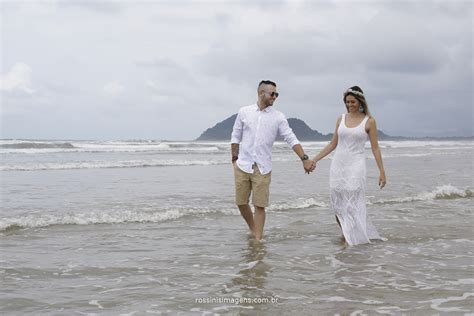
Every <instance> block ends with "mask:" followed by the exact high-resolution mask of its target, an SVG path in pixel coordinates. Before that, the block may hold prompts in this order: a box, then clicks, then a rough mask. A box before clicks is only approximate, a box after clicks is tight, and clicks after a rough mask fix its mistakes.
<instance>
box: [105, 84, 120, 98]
mask: <svg viewBox="0 0 474 316" xmlns="http://www.w3.org/2000/svg"><path fill="white" fill-rule="evenodd" d="M124 90H125V88H124V86H123V85H122V84H121V83H120V82H118V81H112V82H109V83H107V84H106V85H105V86H104V87H103V88H102V92H103V93H104V94H105V95H108V96H111V97H115V96H117V95H119V94H121V93H122V92H123V91H124Z"/></svg>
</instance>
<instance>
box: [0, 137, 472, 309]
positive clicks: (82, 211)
mask: <svg viewBox="0 0 474 316" xmlns="http://www.w3.org/2000/svg"><path fill="white" fill-rule="evenodd" d="M4 142H5V143H6V141H4ZM64 142H65V141H62V143H64ZM72 145H73V146H74V148H75V149H74V148H72V149H71V148H60V149H57V148H47V150H48V152H42V151H41V150H44V148H27V149H25V148H18V150H17V152H15V151H14V150H15V149H11V148H5V149H4V151H3V152H1V151H0V153H1V154H2V162H3V163H2V165H3V168H4V169H2V170H3V171H1V172H0V176H1V180H2V209H1V218H0V229H1V231H0V253H1V257H0V280H1V284H2V286H1V288H0V291H1V298H0V311H1V312H2V314H5V315H19V314H21V315H65V314H68V315H69V314H78V315H118V314H126V315H143V314H162V315H174V314H183V315H206V314H207V315H211V314H230V315H240V314H242V315H261V314H264V315H278V314H290V313H292V314H298V315H315V314H318V315H320V314H328V315H333V314H340V315H350V314H352V315H357V314H370V315H372V314H395V315H404V314H406V315H413V314H417V315H418V314H421V315H427V314H428V315H433V314H434V315H437V314H441V315H448V314H449V315H451V314H455V315H456V314H459V315H463V314H469V313H473V298H474V293H473V292H474V291H473V284H474V275H473V251H474V247H473V242H474V241H473V236H474V235H473V221H472V215H473V208H472V190H473V183H472V158H473V156H472V154H473V146H472V142H434V143H433V142H425V143H415V142H407V143H404V142H386V143H384V142H382V153H383V155H384V157H385V158H384V163H385V166H386V170H387V176H388V185H387V187H386V188H385V189H384V190H382V191H380V190H378V189H377V186H376V181H377V178H376V175H377V173H376V167H375V162H374V160H373V159H371V158H370V156H369V159H368V170H369V172H368V181H367V183H368V187H367V199H368V213H369V215H370V216H371V218H372V220H373V222H374V225H375V226H376V227H377V229H378V230H379V232H380V234H381V235H382V236H383V237H385V238H386V241H384V242H382V241H376V242H374V243H371V244H367V245H359V246H355V247H348V248H344V247H343V246H342V245H341V243H340V232H339V229H338V227H337V224H336V223H335V219H334V215H333V213H332V211H331V210H330V208H329V195H328V193H329V192H328V178H327V177H328V169H329V160H325V161H323V162H321V163H320V164H319V165H318V168H317V171H316V173H314V174H311V175H309V176H308V175H305V174H304V172H303V170H302V168H301V163H300V162H298V161H297V157H295V156H294V154H293V153H292V152H291V151H290V150H288V149H287V148H286V147H285V145H279V146H277V148H276V150H275V157H274V158H275V161H276V162H275V164H274V171H273V175H272V186H271V192H272V193H271V203H272V205H271V207H270V208H269V210H268V212H267V222H266V226H265V233H266V235H265V240H264V241H263V242H262V243H257V242H255V241H253V240H252V239H250V238H249V237H248V234H247V230H246V227H245V225H244V222H243V220H242V218H241V217H240V215H239V214H238V211H237V210H236V207H235V206H234V205H233V182H232V168H231V166H230V164H229V163H227V162H226V159H227V158H228V154H229V153H228V145H227V144H219V143H218V144H205V145H202V146H201V147H200V146H199V144H191V145H190V144H188V143H183V144H181V147H179V146H180V144H175V143H173V144H165V145H168V149H167V150H163V149H159V150H154V149H153V148H152V149H150V150H149V151H144V150H145V149H146V148H145V149H144V148H143V146H141V145H140V143H138V144H136V143H135V145H134V146H136V147H137V148H138V150H135V151H124V147H123V146H127V148H126V150H129V149H128V148H129V147H132V145H130V144H126V145H123V146H122V145H117V144H115V143H114V145H113V146H115V147H114V151H111V149H110V146H111V145H108V144H107V145H101V144H100V143H99V144H96V147H94V151H87V150H85V149H84V148H89V147H91V145H90V144H82V145H83V147H84V148H82V147H81V148H79V149H78V147H79V146H80V145H81V143H72ZM165 145H162V144H161V143H157V144H156V146H161V147H160V148H166V146H165ZM170 145H173V146H177V148H178V149H177V150H174V149H173V148H171V149H170V147H172V146H170ZM415 145H416V146H415ZM88 146H89V147H88ZM101 146H102V147H101ZM121 146H122V147H121ZM146 146H150V145H149V144H146ZM303 146H304V147H305V148H309V149H307V151H309V152H310V153H312V154H314V153H316V151H317V150H318V149H319V148H321V147H322V146H324V143H306V144H303ZM23 147H24V146H23ZM30 147H31V146H30ZM101 148H102V151H101ZM104 148H106V149H107V151H106V150H105V149H104ZM203 148H204V149H203ZM208 148H212V149H211V150H209V149H208ZM25 150H31V151H32V152H30V153H27V152H25ZM49 150H52V151H54V150H56V152H49ZM81 150H83V151H81ZM21 151H23V152H21ZM206 151H209V152H206ZM178 152H179V154H178ZM369 154H370V151H369V152H368V155H369ZM295 158H296V159H295ZM173 159H174V160H173ZM97 161H101V163H100V164H98V163H97ZM117 161H121V162H122V163H123V162H127V163H130V161H139V162H145V163H144V164H143V166H134V167H124V166H122V165H120V166H119V165H117V163H116V162H117ZM147 161H154V162H156V161H173V162H172V163H169V165H166V166H162V165H154V166H152V167H147V166H145V165H146V162H147ZM196 161H202V162H206V163H197V164H195V163H193V162H196ZM39 162H40V163H39ZM185 162H188V164H186V163H185ZM72 163H74V164H72ZM104 164H108V165H107V167H103V166H104ZM137 164H138V163H137ZM32 166H33V167H32ZM38 166H43V168H38ZM45 166H46V167H45ZM58 166H59V168H58ZM71 166H72V167H71ZM78 166H80V167H78ZM213 300H214V301H215V302H212V301H213ZM265 300H268V301H267V302H264V301H265Z"/></svg>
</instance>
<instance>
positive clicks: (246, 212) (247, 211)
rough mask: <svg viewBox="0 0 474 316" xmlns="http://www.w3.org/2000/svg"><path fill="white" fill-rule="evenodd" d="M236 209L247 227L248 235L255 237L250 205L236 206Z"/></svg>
mask: <svg viewBox="0 0 474 316" xmlns="http://www.w3.org/2000/svg"><path fill="white" fill-rule="evenodd" d="M238 207H239V210H240V214H241V215H242V217H243V218H244V219H245V221H246V222H247V225H249V229H250V233H251V234H252V236H254V237H255V222H254V220H253V213H252V209H251V208H250V205H248V204H246V205H238Z"/></svg>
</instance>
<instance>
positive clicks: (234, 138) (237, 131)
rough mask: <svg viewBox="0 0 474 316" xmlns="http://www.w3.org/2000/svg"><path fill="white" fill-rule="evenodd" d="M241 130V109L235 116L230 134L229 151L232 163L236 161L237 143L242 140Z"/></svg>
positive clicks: (237, 156) (237, 155)
mask: <svg viewBox="0 0 474 316" xmlns="http://www.w3.org/2000/svg"><path fill="white" fill-rule="evenodd" d="M242 131H243V124H242V117H241V111H239V113H238V114H237V117H236V118H235V122H234V127H233V128H232V135H231V139H230V142H231V145H230V148H231V150H230V151H231V153H232V163H234V162H236V161H237V159H238V158H239V144H240V142H241V141H242Z"/></svg>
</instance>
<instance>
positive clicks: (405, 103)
mask: <svg viewBox="0 0 474 316" xmlns="http://www.w3.org/2000/svg"><path fill="white" fill-rule="evenodd" d="M0 1H1V0H0ZM1 20H2V22H1V69H0V70H1V71H0V72H1V81H0V89H1V91H0V92H1V112H0V116H1V125H2V127H1V133H2V135H1V137H2V138H34V139H167V140H191V139H195V138H197V137H198V136H199V135H200V134H201V132H203V131H204V130H205V129H206V128H208V127H211V126H214V125H215V124H216V123H218V122H220V121H222V120H224V119H226V118H227V117H229V116H230V115H232V114H234V113H236V112H237V111H238V109H239V108H240V107H241V106H245V105H248V104H252V103H254V102H255V101H256V87H257V84H258V82H259V81H260V80H262V79H271V80H274V81H275V82H276V83H277V85H278V90H279V92H280V97H279V98H278V100H277V102H276V103H275V105H274V107H275V108H277V109H279V110H280V111H282V112H283V113H284V114H285V115H286V117H287V118H290V117H297V118H300V119H303V120H304V121H305V122H306V123H307V124H308V125H309V126H310V127H311V128H313V129H316V130H318V131H320V132H323V133H329V132H333V131H334V127H335V122H336V119H337V117H338V115H340V114H341V113H343V112H344V111H345V107H344V104H343V103H342V93H343V91H344V90H345V89H346V88H348V87H350V86H352V85H359V86H360V87H361V88H362V89H363V90H364V91H365V94H366V98H367V101H368V103H369V109H370V110H371V112H372V114H373V116H374V117H375V119H376V120H377V124H378V128H379V129H381V130H383V131H384V132H386V133H388V134H390V135H403V136H471V135H473V130H472V124H473V2H472V1H462V0H451V1H448V0H444V1H439V0H436V1H430V0H418V1H336V0H332V1H330V0H327V1H323V0H309V1H283V0H281V1H277V0H274V1H270V0H268V1H256V0H248V1H184V0H177V1H176V0H174V1H173V0H169V1H158V0H157V1H121V2H117V1H92V0H89V1H86V0H64V1H59V0H58V1H39V0H32V1H28V2H22V1H4V0H3V1H1Z"/></svg>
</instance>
